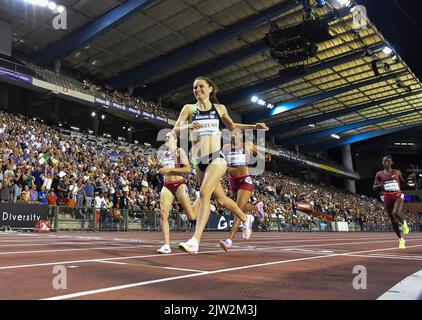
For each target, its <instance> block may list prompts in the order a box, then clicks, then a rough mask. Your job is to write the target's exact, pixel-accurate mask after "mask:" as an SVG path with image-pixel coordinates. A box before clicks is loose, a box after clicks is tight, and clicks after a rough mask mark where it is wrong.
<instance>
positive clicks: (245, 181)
mask: <svg viewBox="0 0 422 320" xmlns="http://www.w3.org/2000/svg"><path fill="white" fill-rule="evenodd" d="M239 189H242V190H247V191H251V192H252V191H253V189H254V183H253V180H252V177H251V176H246V177H230V190H231V191H232V192H233V193H234V192H237V191H238V190H239Z"/></svg>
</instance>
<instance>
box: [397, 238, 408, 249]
mask: <svg viewBox="0 0 422 320" xmlns="http://www.w3.org/2000/svg"><path fill="white" fill-rule="evenodd" d="M399 249H406V241H405V240H404V239H400V242H399Z"/></svg>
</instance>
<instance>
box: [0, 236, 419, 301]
mask: <svg viewBox="0 0 422 320" xmlns="http://www.w3.org/2000/svg"><path fill="white" fill-rule="evenodd" d="M224 236H226V234H223V233H205V236H204V239H203V241H202V243H201V246H200V254H198V255H195V256H189V255H187V254H185V253H182V252H181V251H179V250H178V249H177V243H178V242H180V240H187V239H188V238H189V237H190V234H188V233H175V234H172V249H173V252H172V254H171V255H158V254H156V250H157V248H159V247H160V245H161V233H159V232H149V233H147V232H130V233H115V232H109V233H99V232H97V233H81V232H75V233H52V234H49V235H39V234H7V233H0V283H1V287H2V290H1V291H0V299H45V298H64V299H113V300H116V299H148V300H151V299H152V300H165V299H171V300H193V299H207V300H214V299H216V300H230V299H253V300H258V299H371V300H375V299H377V298H378V297H379V296H380V295H382V294H383V293H384V292H386V291H387V290H389V289H390V288H391V287H393V286H394V285H396V284H397V283H398V282H400V281H401V280H402V279H404V278H406V277H408V276H409V275H411V274H413V273H415V272H417V271H419V270H421V269H422V234H421V233H413V234H410V235H408V236H407V237H406V239H407V243H406V245H407V247H408V248H407V249H406V250H399V249H398V248H397V247H398V240H397V239H396V238H395V236H394V234H393V233H255V234H254V236H253V238H252V239H251V240H249V241H243V240H242V239H241V236H240V235H239V236H238V237H237V239H236V241H235V243H234V245H235V246H236V247H235V248H233V250H232V251H230V252H228V253H225V252H224V251H222V250H221V249H220V247H219V246H218V241H219V240H221V239H224ZM98 260H101V261H98ZM56 265H64V266H66V268H67V269H66V270H67V289H66V290H55V289H54V288H53V285H52V283H53V278H54V277H55V276H56V274H54V273H53V268H54V266H56ZM356 265H364V266H365V267H366V268H367V272H368V282H367V290H355V289H353V286H352V283H353V279H354V277H355V276H356V275H355V274H353V268H354V266H356ZM72 294H73V295H72ZM67 295H70V296H67Z"/></svg>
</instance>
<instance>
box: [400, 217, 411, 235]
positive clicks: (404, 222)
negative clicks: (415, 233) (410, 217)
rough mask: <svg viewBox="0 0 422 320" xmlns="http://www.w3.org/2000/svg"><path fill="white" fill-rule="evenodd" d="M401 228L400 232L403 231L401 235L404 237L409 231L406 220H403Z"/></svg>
mask: <svg viewBox="0 0 422 320" xmlns="http://www.w3.org/2000/svg"><path fill="white" fill-rule="evenodd" d="M401 228H402V231H403V234H404V235H406V234H408V233H409V231H410V230H409V226H408V225H407V222H406V220H403V224H402V226H401Z"/></svg>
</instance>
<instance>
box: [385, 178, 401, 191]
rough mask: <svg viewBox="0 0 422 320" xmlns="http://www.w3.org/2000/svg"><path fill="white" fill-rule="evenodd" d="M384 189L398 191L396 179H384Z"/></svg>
mask: <svg viewBox="0 0 422 320" xmlns="http://www.w3.org/2000/svg"><path fill="white" fill-rule="evenodd" d="M384 190H385V192H395V191H400V186H399V184H398V182H397V181H395V180H393V181H386V182H384Z"/></svg>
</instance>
